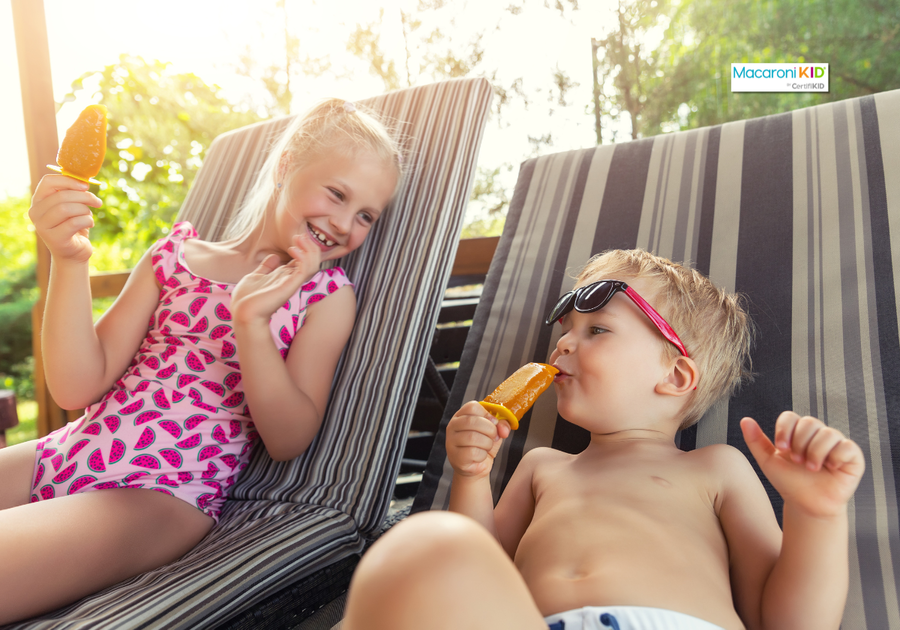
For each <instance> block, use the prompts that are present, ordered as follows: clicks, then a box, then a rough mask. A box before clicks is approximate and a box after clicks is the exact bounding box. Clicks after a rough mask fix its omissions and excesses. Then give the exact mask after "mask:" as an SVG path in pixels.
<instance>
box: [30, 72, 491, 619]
mask: <svg viewBox="0 0 900 630" xmlns="http://www.w3.org/2000/svg"><path fill="white" fill-rule="evenodd" d="M492 96H493V93H492V89H491V87H490V85H489V84H488V82H487V81H485V80H483V79H465V80H453V81H446V82H441V83H436V84H433V85H429V86H424V87H419V88H411V89H406V90H402V91H398V92H393V93H389V94H387V95H384V96H380V97H377V98H374V99H371V100H368V101H364V103H365V104H366V105H368V106H370V107H372V108H373V109H375V110H376V111H380V112H382V113H384V114H386V115H387V116H388V117H390V118H392V119H394V120H397V121H399V122H401V123H403V124H404V125H405V126H404V127H403V129H402V132H403V134H404V135H405V136H406V137H407V138H408V140H407V146H406V149H405V153H406V155H407V156H408V162H409V174H408V176H407V177H406V179H405V180H404V182H403V183H402V184H401V187H400V191H399V193H398V195H397V198H396V200H395V201H394V203H393V204H392V206H391V207H390V208H389V209H388V210H387V211H386V212H385V216H384V218H383V219H382V220H381V221H379V222H378V223H377V224H376V226H375V227H374V228H373V231H372V233H371V234H370V236H369V237H368V239H367V241H366V243H365V244H364V246H363V247H361V248H360V249H359V250H357V251H356V252H354V253H353V254H351V255H350V256H348V257H346V258H344V259H342V260H341V261H340V262H341V265H342V266H343V267H344V268H345V269H346V271H347V273H348V275H349V277H350V278H351V279H352V280H353V281H354V282H355V284H356V293H357V300H358V309H359V312H358V317H357V324H356V327H355V329H354V333H353V334H352V336H351V339H350V341H349V344H348V347H347V349H346V351H345V352H344V356H343V358H342V361H341V363H340V365H339V367H338V371H337V374H336V376H335V387H334V393H333V395H332V399H331V401H330V404H329V408H328V411H327V414H326V417H325V420H324V423H323V426H322V429H321V431H320V433H319V435H318V437H317V438H316V440H315V441H314V442H313V444H312V446H310V448H309V450H308V451H307V452H306V453H305V454H304V455H302V456H301V457H299V458H297V459H295V460H292V461H290V462H283V463H279V462H273V461H272V460H271V459H270V458H269V457H268V455H267V454H266V452H265V450H264V449H263V448H262V447H260V448H257V450H256V451H255V453H254V455H253V458H252V461H251V463H250V466H249V467H248V468H247V469H246V470H245V471H244V473H243V474H242V475H241V477H240V479H239V480H238V482H237V484H236V485H235V486H234V488H233V492H232V496H231V497H230V499H229V500H228V501H227V502H226V507H225V510H224V514H223V517H222V519H221V522H220V524H219V525H218V526H217V527H216V528H214V529H213V531H212V532H211V533H210V534H209V535H208V536H207V537H206V538H205V539H204V540H203V541H202V542H201V543H200V544H199V545H198V546H197V547H196V548H195V549H194V550H193V551H191V552H190V553H188V554H187V555H186V556H185V557H184V558H182V559H181V560H179V561H177V562H174V563H172V564H170V565H167V566H164V567H162V568H160V569H158V570H155V571H151V572H149V573H146V574H144V575H140V576H138V577H135V578H133V579H131V580H128V581H126V582H123V583H121V584H119V585H116V586H114V587H112V588H109V589H107V590H105V591H103V592H101V593H99V594H97V595H95V596H92V597H89V598H86V599H84V600H82V601H79V602H77V603H75V604H73V605H71V606H68V607H66V608H64V609H60V610H58V611H55V612H53V613H50V614H48V615H45V616H43V617H41V618H39V619H35V620H31V621H29V622H27V623H22V624H17V625H16V626H14V627H16V628H33V629H49V628H102V629H103V630H110V629H117V628H119V629H123V630H125V629H127V630H134V629H137V628H147V629H150V628H152V629H157V628H183V629H186V630H188V629H189V630H196V629H198V628H219V627H222V626H227V625H228V624H229V623H231V622H233V621H234V620H235V619H239V618H240V617H241V616H242V615H244V614H246V613H245V612H242V611H246V610H248V609H251V608H252V607H254V606H256V605H257V604H259V603H260V602H261V601H263V600H267V599H271V598H272V597H274V596H276V595H277V594H278V593H279V592H281V593H283V594H284V595H283V596H282V599H283V600H284V599H289V600H292V601H293V602H295V603H296V602H297V601H299V602H302V601H303V600H304V598H305V597H307V595H308V593H307V591H308V590H309V589H313V588H316V587H318V586H321V582H322V581H324V582H329V581H330V582H334V581H335V580H337V581H340V580H343V581H344V584H346V582H347V581H348V580H349V574H350V572H351V571H352V568H353V565H354V563H355V558H356V557H357V556H358V554H359V553H360V552H361V551H362V549H363V547H364V545H365V543H366V541H367V539H368V538H370V537H372V536H373V535H376V534H377V533H378V532H379V529H380V526H381V523H382V521H383V520H384V518H385V514H386V512H387V510H388V506H389V502H390V499H391V495H392V491H393V486H394V482H395V479H396V476H397V471H398V468H399V466H400V459H401V456H402V451H403V445H404V442H405V440H406V434H407V431H408V428H409V424H410V420H411V417H412V411H413V408H414V406H415V401H416V397H417V395H418V393H419V385H420V381H421V379H422V375H423V372H424V370H425V365H426V360H427V357H428V348H429V344H430V341H431V336H432V332H433V330H434V326H435V323H436V321H437V316H438V311H439V309H440V305H441V299H442V295H443V288H444V286H445V285H446V283H447V279H448V277H449V275H450V269H451V265H452V263H453V258H454V254H455V252H456V246H457V243H458V239H459V234H460V230H461V227H462V219H463V216H464V211H465V207H466V205H467V201H468V196H469V192H470V190H471V187H472V182H473V178H474V173H475V164H476V158H477V155H478V150H479V147H480V144H481V138H482V132H483V129H484V125H485V122H486V120H487V117H488V114H489V111H490V106H491V100H492ZM286 124H287V119H280V120H275V121H271V122H265V123H261V124H258V125H254V126H251V127H247V128H243V129H240V130H237V131H235V132H231V133H227V134H224V135H223V136H220V137H219V138H217V139H216V140H215V142H214V143H213V145H212V146H211V147H210V149H209V153H208V157H207V159H206V162H205V164H204V166H203V168H202V169H201V170H200V173H199V174H198V176H197V179H196V181H195V183H194V186H193V188H192V189H191V191H190V194H189V195H188V197H187V199H186V200H185V202H184V206H183V207H182V209H181V212H180V214H179V220H181V219H186V220H190V221H191V222H192V223H193V224H194V226H195V227H196V228H197V229H198V231H199V232H200V235H201V236H202V237H203V238H207V239H216V238H218V237H220V236H221V234H222V231H223V228H224V226H225V223H226V222H227V219H228V217H229V216H230V213H231V212H232V211H233V210H234V208H235V206H236V205H237V204H238V202H239V201H240V200H241V198H242V197H243V196H244V194H245V192H246V191H247V189H248V187H249V185H250V183H251V182H252V181H253V178H254V176H255V173H256V172H257V170H258V169H259V167H260V166H261V164H262V161H263V155H264V153H265V152H266V150H267V148H268V147H269V146H270V140H271V139H272V137H273V135H275V134H277V133H278V132H279V131H280V130H281V129H282V128H283V127H284V126H285V125H286ZM323 567H325V568H326V569H324V574H325V577H324V578H323V580H320V581H318V582H317V581H316V580H311V579H309V576H312V575H314V574H315V573H316V572H317V571H318V570H320V569H322V568H323ZM264 616H265V615H259V617H260V618H259V619H258V621H259V623H251V624H250V625H246V626H245V627H287V625H286V624H281V623H279V621H278V620H277V619H276V620H265V619H262V617H264ZM263 621H266V624H264V623H263ZM270 622H271V623H270Z"/></svg>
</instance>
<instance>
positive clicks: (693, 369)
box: [656, 356, 700, 396]
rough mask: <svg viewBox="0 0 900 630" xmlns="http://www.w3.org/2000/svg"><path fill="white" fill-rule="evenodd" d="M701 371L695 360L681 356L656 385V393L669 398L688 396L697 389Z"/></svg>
mask: <svg viewBox="0 0 900 630" xmlns="http://www.w3.org/2000/svg"><path fill="white" fill-rule="evenodd" d="M699 381H700V370H699V369H697V364H696V363H694V360H693V359H691V358H688V357H683V356H679V357H678V358H677V359H675V361H673V362H672V363H671V364H670V366H669V372H668V373H667V374H666V375H665V377H664V378H663V379H662V380H661V381H660V382H659V383H657V385H656V393H657V394H664V395H667V396H686V395H687V394H690V393H691V392H692V391H694V390H695V389H697V383H698V382H699Z"/></svg>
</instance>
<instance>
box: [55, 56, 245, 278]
mask: <svg viewBox="0 0 900 630" xmlns="http://www.w3.org/2000/svg"><path fill="white" fill-rule="evenodd" d="M94 83H96V85H97V87H96V88H95V91H94V92H93V94H92V95H91V99H92V101H93V102H99V103H102V104H103V105H106V107H107V109H108V110H109V127H108V132H107V150H106V158H105V160H104V162H103V166H102V168H101V170H100V174H99V175H98V176H97V179H99V180H100V181H101V182H103V183H102V184H101V186H100V190H99V191H98V193H97V195H98V196H99V197H100V199H101V200H103V207H102V208H100V209H98V210H97V211H96V212H95V214H94V220H95V227H94V228H93V229H92V230H91V240H92V241H93V242H94V244H95V249H96V251H95V254H94V256H93V257H92V259H91V264H92V267H93V268H94V269H97V270H102V271H106V270H117V269H123V268H129V267H132V266H133V265H134V264H136V263H137V261H138V259H139V258H140V256H141V255H142V254H143V253H144V251H145V250H146V249H147V248H148V247H149V246H150V245H151V244H152V243H153V242H154V241H155V240H156V239H158V238H159V237H161V236H162V235H163V234H165V232H166V230H168V228H169V226H171V224H172V221H173V219H174V217H175V215H176V213H177V212H178V209H179V208H180V206H181V202H182V201H183V199H184V197H185V195H186V194H187V191H188V189H189V188H190V185H191V182H192V181H193V179H194V176H195V174H196V173H197V170H198V169H199V168H200V165H201V164H202V163H203V158H204V156H205V154H206V150H207V149H208V148H209V145H210V143H211V142H212V141H213V139H214V138H215V137H216V136H217V135H219V134H220V133H222V132H224V131H228V130H229V129H234V128H236V127H240V126H243V125H246V124H249V123H251V122H255V121H256V120H258V119H259V118H258V116H257V115H256V114H254V113H252V112H247V111H242V110H238V109H236V108H235V107H234V106H232V105H231V104H230V103H228V102H227V101H226V100H225V99H224V98H223V97H222V96H221V95H220V93H219V88H218V87H217V86H211V85H208V84H206V83H205V82H204V81H203V80H202V79H200V78H199V77H198V76H196V75H194V74H190V73H177V72H174V71H172V69H171V68H170V65H169V64H167V63H162V62H160V61H152V62H147V61H144V60H143V59H141V58H138V57H129V56H126V55H123V56H121V57H120V59H119V62H118V63H116V64H113V65H109V66H107V67H106V68H104V69H103V70H102V71H100V72H89V73H86V74H85V75H83V76H82V77H80V78H79V79H78V80H76V81H75V82H74V83H73V84H72V90H73V91H72V94H71V95H70V96H69V97H68V99H69V100H74V97H75V94H77V93H78V92H79V91H81V90H85V89H87V88H86V85H87V84H94Z"/></svg>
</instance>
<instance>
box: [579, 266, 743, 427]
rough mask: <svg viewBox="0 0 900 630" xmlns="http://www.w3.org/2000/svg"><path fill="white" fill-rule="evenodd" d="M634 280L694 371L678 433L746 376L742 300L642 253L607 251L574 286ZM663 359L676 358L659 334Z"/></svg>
mask: <svg viewBox="0 0 900 630" xmlns="http://www.w3.org/2000/svg"><path fill="white" fill-rule="evenodd" d="M635 278H640V279H642V280H644V281H646V282H648V283H649V284H650V285H651V286H653V287H654V292H655V295H649V296H648V295H644V296H642V297H643V298H644V299H646V300H648V301H651V300H653V302H654V307H655V308H656V310H657V311H659V314H660V315H662V316H663V317H664V318H665V320H666V321H667V322H669V325H670V326H671V327H672V328H673V330H675V333H676V334H677V335H678V336H679V337H680V338H681V341H682V342H683V343H684V346H685V348H686V349H687V352H688V355H689V356H690V357H691V359H693V360H694V362H695V363H696V364H697V367H698V368H699V371H700V378H699V382H698V383H697V390H696V392H694V394H693V397H692V399H691V401H690V402H689V403H688V405H687V406H686V407H685V409H684V411H683V414H684V415H683V417H682V418H681V426H680V427H679V428H680V429H685V428H687V427H689V426H691V425H692V424H694V423H696V422H697V421H698V420H699V419H700V417H701V416H702V415H703V414H704V413H705V412H706V410H707V409H709V407H710V406H712V404H713V403H715V402H716V401H718V400H720V399H722V398H727V397H729V396H731V395H732V394H733V393H734V392H735V391H736V390H737V388H738V387H740V385H741V384H742V383H743V382H746V381H749V380H750V379H751V377H752V371H751V367H752V366H751V361H750V346H751V344H752V341H753V335H754V328H753V322H752V321H751V319H750V316H749V315H748V314H747V312H746V309H745V306H744V302H745V300H744V298H743V297H742V296H740V295H737V294H734V293H728V292H726V291H723V290H722V289H719V288H717V287H716V286H715V285H713V283H712V282H711V281H710V280H709V278H707V277H706V276H704V275H703V274H701V273H700V272H698V271H696V270H694V269H691V268H689V267H686V266H683V265H680V264H678V263H673V262H672V261H670V260H667V259H665V258H661V257H660V256H656V255H654V254H651V253H649V252H647V251H644V250H642V249H633V250H611V251H607V252H604V253H602V254H598V255H596V256H594V257H593V258H591V259H590V260H589V261H588V262H587V264H586V265H585V266H584V268H583V269H582V270H581V273H580V274H579V275H578V284H579V285H583V284H589V283H591V282H596V281H598V280H623V281H625V282H628V281H629V279H635ZM660 340H661V343H662V344H663V346H664V348H665V350H664V352H666V353H667V356H668V357H669V358H674V357H677V356H681V353H680V352H679V351H678V349H677V348H676V347H675V346H674V345H672V344H671V343H669V342H668V341H666V340H665V338H663V337H662V335H660Z"/></svg>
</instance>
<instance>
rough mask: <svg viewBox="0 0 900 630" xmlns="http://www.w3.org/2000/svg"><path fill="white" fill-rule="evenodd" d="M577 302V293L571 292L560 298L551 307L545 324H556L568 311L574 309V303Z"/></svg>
mask: <svg viewBox="0 0 900 630" xmlns="http://www.w3.org/2000/svg"><path fill="white" fill-rule="evenodd" d="M574 302H575V293H574V292H571V291H570V292H569V293H566V294H565V295H564V296H562V297H561V298H559V301H558V302H557V303H556V306H554V307H553V308H552V309H550V314H549V315H547V319H546V320H544V323H545V324H555V323H556V322H557V321H559V319H560V318H561V317H563V316H564V315H565V314H566V313H568V312H569V311H571V310H572V304H573V303H574Z"/></svg>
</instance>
